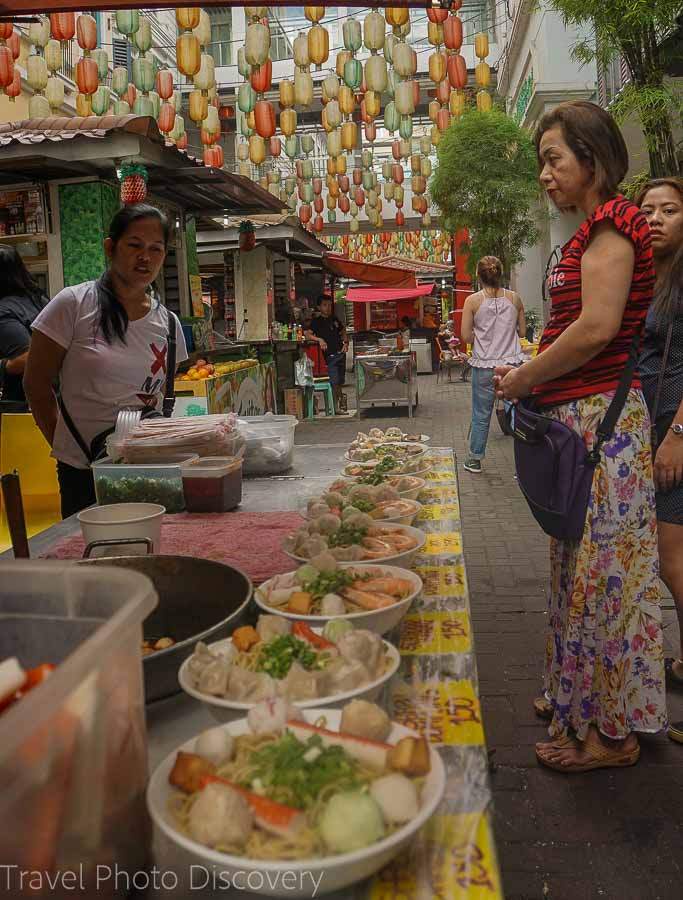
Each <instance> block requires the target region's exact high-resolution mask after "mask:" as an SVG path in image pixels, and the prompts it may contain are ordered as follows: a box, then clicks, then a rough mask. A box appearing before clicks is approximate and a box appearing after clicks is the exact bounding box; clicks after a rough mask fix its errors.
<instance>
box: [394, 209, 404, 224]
mask: <svg viewBox="0 0 683 900" xmlns="http://www.w3.org/2000/svg"><path fill="white" fill-rule="evenodd" d="M395 221H396V225H397V226H398V227H399V228H402V227H403V226H404V225H405V223H406V217H405V216H404V215H403V213H402V212H401V210H399V211H398V212H397V213H396V220H395Z"/></svg>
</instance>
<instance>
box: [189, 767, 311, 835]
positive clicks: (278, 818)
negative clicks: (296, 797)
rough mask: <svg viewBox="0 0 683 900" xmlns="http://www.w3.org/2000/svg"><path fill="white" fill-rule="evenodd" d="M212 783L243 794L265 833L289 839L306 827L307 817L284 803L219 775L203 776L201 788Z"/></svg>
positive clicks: (257, 822)
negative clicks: (255, 792)
mask: <svg viewBox="0 0 683 900" xmlns="http://www.w3.org/2000/svg"><path fill="white" fill-rule="evenodd" d="M212 781H213V782H219V783H220V784H224V785H226V786H227V787H229V788H232V789H233V791H237V793H238V794H241V795H242V796H243V797H244V799H245V800H246V801H247V803H248V804H249V806H250V807H251V810H252V812H253V813H254V820H255V822H256V824H257V825H258V826H259V828H263V829H264V831H270V832H271V833H272V834H277V835H280V836H282V837H289V836H291V835H293V834H296V833H297V832H298V831H299V830H300V829H301V828H302V826H303V825H304V822H305V816H304V814H303V813H302V812H301V810H298V809H295V808H294V807H293V806H286V805H285V804H284V803H277V802H276V801H275V800H269V799H268V797H262V796H261V795H260V794H254V793H252V791H248V790H247V789H246V788H243V787H240V785H239V784H235V783H234V782H232V781H228V779H227V778H221V777H220V776H219V775H203V776H202V777H201V779H200V788H203V787H205V785H207V784H209V783H210V782H212Z"/></svg>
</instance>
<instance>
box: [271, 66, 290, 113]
mask: <svg viewBox="0 0 683 900" xmlns="http://www.w3.org/2000/svg"><path fill="white" fill-rule="evenodd" d="M271 72H272V65H271ZM278 90H279V92H280V107H281V108H282V109H289V108H290V107H292V106H294V102H295V99H296V98H295V95H294V84H293V83H292V82H291V81H288V80H287V79H286V78H284V79H283V80H282V81H281V82H280V85H279V88H278Z"/></svg>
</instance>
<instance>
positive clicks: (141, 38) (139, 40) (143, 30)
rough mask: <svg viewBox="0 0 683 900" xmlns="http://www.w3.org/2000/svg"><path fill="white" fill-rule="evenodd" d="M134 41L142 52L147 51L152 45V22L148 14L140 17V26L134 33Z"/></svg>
mask: <svg viewBox="0 0 683 900" xmlns="http://www.w3.org/2000/svg"><path fill="white" fill-rule="evenodd" d="M133 43H134V44H135V46H136V47H137V49H138V50H139V51H140V53H147V51H148V50H150V49H151V47H152V23H151V21H150V20H149V19H148V18H147V17H146V16H145V17H143V18H141V19H140V27H139V28H138V30H137V31H136V32H135V33H134V35H133Z"/></svg>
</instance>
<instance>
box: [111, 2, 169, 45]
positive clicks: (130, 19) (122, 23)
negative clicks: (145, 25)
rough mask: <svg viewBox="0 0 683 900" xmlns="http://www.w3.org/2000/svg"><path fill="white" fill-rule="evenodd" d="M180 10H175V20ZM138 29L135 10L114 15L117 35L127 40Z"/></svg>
mask: <svg viewBox="0 0 683 900" xmlns="http://www.w3.org/2000/svg"><path fill="white" fill-rule="evenodd" d="M179 12H182V10H176V19H177V18H178V13H179ZM139 27H140V13H139V12H138V10H137V9H121V10H118V11H117V13H116V30H117V31H118V33H119V34H123V35H125V36H126V37H127V38H128V39H129V40H130V39H131V35H132V34H135V32H136V31H137V30H138V28H139Z"/></svg>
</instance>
